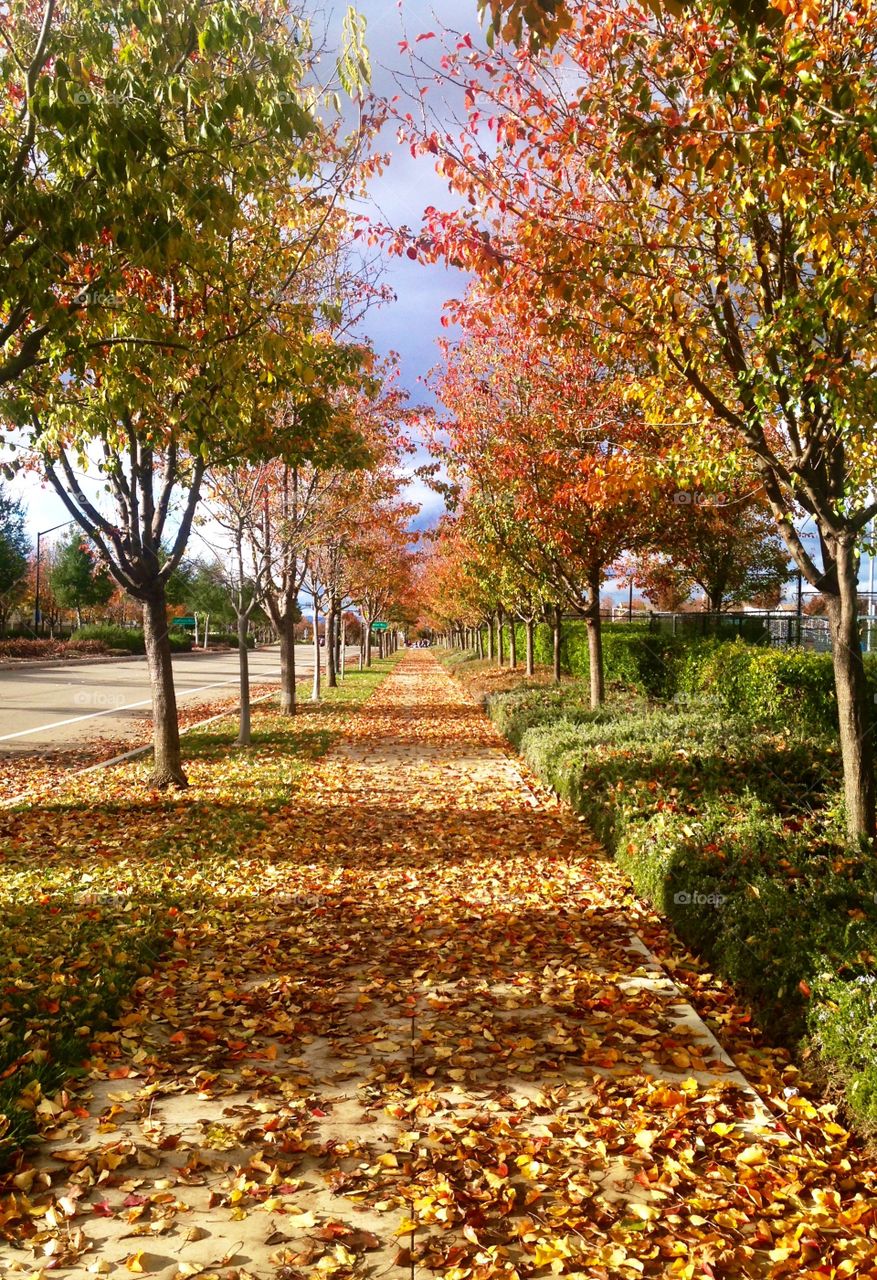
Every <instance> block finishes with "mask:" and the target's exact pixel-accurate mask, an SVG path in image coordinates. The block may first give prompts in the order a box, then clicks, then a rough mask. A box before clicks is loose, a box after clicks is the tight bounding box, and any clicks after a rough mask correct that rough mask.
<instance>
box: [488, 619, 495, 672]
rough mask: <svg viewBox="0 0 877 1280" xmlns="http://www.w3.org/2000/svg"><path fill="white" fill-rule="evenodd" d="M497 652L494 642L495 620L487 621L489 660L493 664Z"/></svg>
mask: <svg viewBox="0 0 877 1280" xmlns="http://www.w3.org/2000/svg"><path fill="white" fill-rule="evenodd" d="M495 654H496V650H495V646H494V642H493V618H488V619H487V660H488V662H493V659H494V657H495Z"/></svg>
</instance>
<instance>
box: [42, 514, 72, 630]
mask: <svg viewBox="0 0 877 1280" xmlns="http://www.w3.org/2000/svg"><path fill="white" fill-rule="evenodd" d="M71 524H76V521H75V520H62V521H61V523H60V524H53V525H52V527H51V529H41V530H40V531H39V533H38V534H37V567H36V574H35V575H34V577H35V581H34V608H33V624H34V625H33V629H34V632H35V633H36V636H37V638H39V636H40V634H41V630H42V621H43V619H42V614H41V613H40V556H41V554H42V551H41V546H40V544H41V543H42V540H43V538H45V537H47V536H48V534H50V533H55V532H56V531H57V530H58V529H66V528H67V527H68V525H71Z"/></svg>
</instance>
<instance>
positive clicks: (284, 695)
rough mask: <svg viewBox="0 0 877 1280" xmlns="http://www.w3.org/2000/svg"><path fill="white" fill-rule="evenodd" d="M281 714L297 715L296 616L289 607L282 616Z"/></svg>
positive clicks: (280, 632) (279, 631)
mask: <svg viewBox="0 0 877 1280" xmlns="http://www.w3.org/2000/svg"><path fill="white" fill-rule="evenodd" d="M278 633H279V635H280V714H281V715H282V716H294V715H295V701H296V693H295V618H294V612H293V610H291V609H287V611H286V613H284V614H283V616H282V617H281V618H280V625H279V627H278Z"/></svg>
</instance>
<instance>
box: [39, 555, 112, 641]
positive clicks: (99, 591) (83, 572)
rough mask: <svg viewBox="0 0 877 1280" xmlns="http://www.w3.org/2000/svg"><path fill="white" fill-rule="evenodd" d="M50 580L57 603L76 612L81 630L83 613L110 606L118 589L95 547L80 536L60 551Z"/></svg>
mask: <svg viewBox="0 0 877 1280" xmlns="http://www.w3.org/2000/svg"><path fill="white" fill-rule="evenodd" d="M48 576H49V586H50V588H51V591H52V594H53V595H54V597H55V600H56V601H57V603H58V604H59V605H60V606H61V608H62V609H73V610H75V612H76V625H77V626H78V627H81V626H82V611H83V609H94V608H98V607H100V606H101V605H105V604H108V603H109V602H110V600H111V599H112V597H113V592H114V591H115V589H116V588H115V583H114V582H113V580H112V578H111V577H110V575H109V573H108V572H107V570H106V567H105V566H104V565H102V564H101V563H100V561H99V560H98V558H97V555H96V553H95V549H94V547H92V546H90V545H89V543H88V541H87V540H86V539H85V538H83V536H82V535H81V534H78V533H77V534H73V536H72V537H71V538H69V539H68V541H67V542H65V543H64V544H63V545H62V546H61V547H59V548H58V552H57V554H56V556H55V559H54V562H53V564H52V567H51V569H50V571H49V575H48Z"/></svg>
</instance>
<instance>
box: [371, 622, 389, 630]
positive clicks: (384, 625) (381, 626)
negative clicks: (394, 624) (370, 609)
mask: <svg viewBox="0 0 877 1280" xmlns="http://www.w3.org/2000/svg"><path fill="white" fill-rule="evenodd" d="M389 630H390V624H389V622H373V623H372V631H389Z"/></svg>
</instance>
